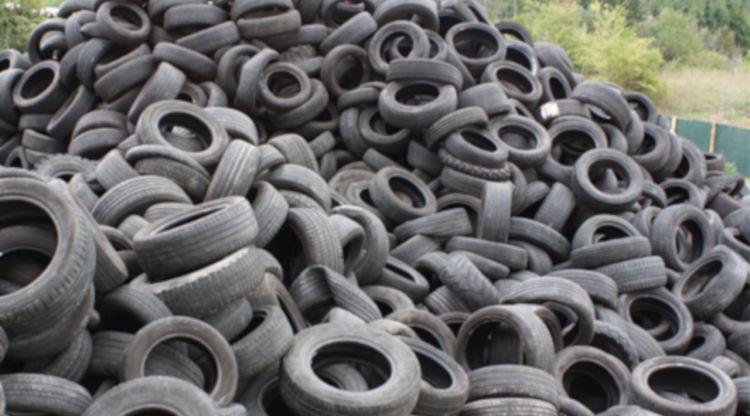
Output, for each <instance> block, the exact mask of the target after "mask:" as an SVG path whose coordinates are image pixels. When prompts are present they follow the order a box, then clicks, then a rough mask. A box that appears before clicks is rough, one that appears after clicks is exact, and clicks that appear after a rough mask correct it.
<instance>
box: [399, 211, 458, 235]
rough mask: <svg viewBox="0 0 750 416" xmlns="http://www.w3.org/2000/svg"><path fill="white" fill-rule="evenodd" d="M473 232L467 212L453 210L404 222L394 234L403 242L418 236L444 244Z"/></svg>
mask: <svg viewBox="0 0 750 416" xmlns="http://www.w3.org/2000/svg"><path fill="white" fill-rule="evenodd" d="M472 231H473V227H472V225H471V220H470V218H469V216H468V215H467V213H466V210H464V209H463V208H451V209H446V210H443V211H438V212H436V213H434V214H429V215H425V216H422V217H418V218H415V219H413V220H409V221H406V222H403V223H401V225H399V226H397V227H396V228H394V229H393V234H394V235H395V236H396V238H397V240H398V241H401V242H403V241H407V240H408V239H410V238H412V237H414V236H416V235H421V236H425V237H429V238H432V239H434V240H435V241H441V242H442V241H445V240H446V239H448V238H451V237H453V236H461V235H465V236H469V235H471V234H472Z"/></svg>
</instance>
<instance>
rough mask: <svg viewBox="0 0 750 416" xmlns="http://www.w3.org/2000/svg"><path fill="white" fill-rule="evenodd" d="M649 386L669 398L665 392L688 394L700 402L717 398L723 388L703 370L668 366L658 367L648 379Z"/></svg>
mask: <svg viewBox="0 0 750 416" xmlns="http://www.w3.org/2000/svg"><path fill="white" fill-rule="evenodd" d="M647 383H648V386H649V387H650V388H651V389H652V390H653V391H654V392H656V393H657V394H659V395H660V396H662V397H664V398H666V399H667V400H669V396H668V395H667V397H665V396H664V393H675V394H679V395H686V396H687V397H688V398H690V399H692V400H695V401H696V402H698V403H707V402H710V401H711V400H713V399H715V398H716V397H717V396H718V395H719V392H720V391H721V389H720V388H719V386H718V385H717V383H716V382H715V381H714V380H713V379H712V378H711V377H710V376H708V375H707V374H705V373H703V372H702V371H696V370H693V369H689V368H676V367H666V368H660V369H656V370H655V371H654V372H653V373H651V375H650V376H649V377H648V380H647Z"/></svg>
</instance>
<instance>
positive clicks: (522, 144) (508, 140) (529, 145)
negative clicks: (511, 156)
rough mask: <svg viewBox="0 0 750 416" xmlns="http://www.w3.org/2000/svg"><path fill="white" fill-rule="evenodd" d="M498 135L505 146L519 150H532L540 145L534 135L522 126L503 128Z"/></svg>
mask: <svg viewBox="0 0 750 416" xmlns="http://www.w3.org/2000/svg"><path fill="white" fill-rule="evenodd" d="M497 135H498V137H500V139H501V140H502V141H503V142H504V143H505V144H507V145H508V146H510V147H512V148H514V149H518V150H532V149H535V148H536V146H537V145H538V141H537V139H536V136H535V135H534V133H533V132H531V131H529V130H528V129H526V128H524V127H522V126H505V127H502V128H500V129H499V130H498V132H497Z"/></svg>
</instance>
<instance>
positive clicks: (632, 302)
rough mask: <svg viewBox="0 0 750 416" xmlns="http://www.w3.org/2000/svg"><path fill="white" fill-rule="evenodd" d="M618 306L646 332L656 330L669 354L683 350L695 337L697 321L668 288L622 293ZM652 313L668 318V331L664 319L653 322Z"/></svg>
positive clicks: (624, 314)
mask: <svg viewBox="0 0 750 416" xmlns="http://www.w3.org/2000/svg"><path fill="white" fill-rule="evenodd" d="M617 309H618V312H619V313H620V315H621V316H622V317H623V318H624V319H625V320H626V321H628V322H630V323H635V324H638V325H639V326H641V327H642V328H643V329H645V330H646V331H647V332H648V331H657V333H656V334H655V335H654V338H656V339H657V341H659V344H660V345H661V347H662V348H663V349H664V351H665V352H666V353H668V354H674V353H681V352H682V351H684V350H685V349H686V348H687V347H688V346H689V344H690V341H691V340H692V339H693V333H694V332H693V331H694V321H693V317H692V315H690V311H689V310H688V309H687V307H686V306H685V305H684V304H683V303H682V302H680V300H679V299H677V298H676V297H675V296H674V295H672V293H671V292H669V291H668V290H667V289H665V288H658V289H651V290H648V291H640V292H633V293H627V294H624V295H621V296H620V303H619V305H618V308H617ZM649 314H651V315H652V316H653V315H657V316H658V317H659V318H660V319H661V321H662V322H666V331H664V330H661V328H662V326H661V325H659V324H660V323H661V322H659V321H655V322H653V317H649ZM650 321H652V322H650ZM654 324H657V325H656V326H653V325H654Z"/></svg>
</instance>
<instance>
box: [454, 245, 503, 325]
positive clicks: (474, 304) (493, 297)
mask: <svg viewBox="0 0 750 416" xmlns="http://www.w3.org/2000/svg"><path fill="white" fill-rule="evenodd" d="M439 277H440V281H442V282H443V284H445V285H446V286H447V287H448V288H449V289H450V290H451V292H453V293H455V294H456V295H457V296H458V297H459V298H460V299H461V301H462V302H463V303H464V304H465V305H466V306H468V307H469V308H470V310H471V311H476V310H477V309H481V308H483V307H485V306H491V305H497V304H499V302H500V294H499V293H497V291H496V290H495V287H494V286H492V283H491V282H490V280H489V279H487V278H486V277H485V276H484V275H483V274H482V272H480V271H479V269H477V268H476V266H474V264H473V263H472V262H471V261H470V260H469V259H468V258H466V257H465V256H462V255H458V254H451V255H449V256H448V259H447V260H446V263H445V265H444V266H443V268H442V269H441V270H440V272H439Z"/></svg>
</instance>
